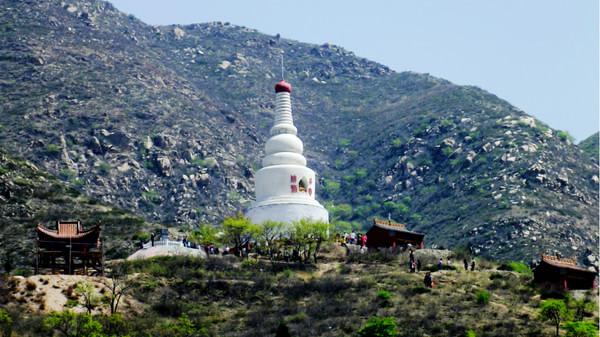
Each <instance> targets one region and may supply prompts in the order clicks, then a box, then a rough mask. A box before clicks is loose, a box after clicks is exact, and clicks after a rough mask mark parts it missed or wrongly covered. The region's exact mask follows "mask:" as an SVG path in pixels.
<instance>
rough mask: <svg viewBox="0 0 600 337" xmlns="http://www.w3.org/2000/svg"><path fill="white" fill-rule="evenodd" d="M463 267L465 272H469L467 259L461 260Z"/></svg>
mask: <svg viewBox="0 0 600 337" xmlns="http://www.w3.org/2000/svg"><path fill="white" fill-rule="evenodd" d="M463 265H464V266H465V270H469V261H467V259H463Z"/></svg>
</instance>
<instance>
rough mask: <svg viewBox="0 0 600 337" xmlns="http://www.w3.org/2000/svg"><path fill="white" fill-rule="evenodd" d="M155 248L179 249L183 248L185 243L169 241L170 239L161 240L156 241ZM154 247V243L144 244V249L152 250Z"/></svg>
mask: <svg viewBox="0 0 600 337" xmlns="http://www.w3.org/2000/svg"><path fill="white" fill-rule="evenodd" d="M154 246H155V247H156V246H179V247H183V242H181V241H174V240H169V239H161V240H154ZM150 247H152V241H148V242H146V243H145V244H144V248H150Z"/></svg>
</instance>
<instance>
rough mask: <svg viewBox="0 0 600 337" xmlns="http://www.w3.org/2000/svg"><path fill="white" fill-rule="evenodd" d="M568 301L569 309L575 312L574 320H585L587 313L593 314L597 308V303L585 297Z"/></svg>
mask: <svg viewBox="0 0 600 337" xmlns="http://www.w3.org/2000/svg"><path fill="white" fill-rule="evenodd" d="M568 303H569V309H571V310H572V312H573V320H574V321H583V318H584V317H585V316H586V315H588V314H592V313H593V312H594V311H595V310H596V305H595V303H594V302H592V301H588V299H585V298H584V299H581V300H575V299H570V300H569V301H568Z"/></svg>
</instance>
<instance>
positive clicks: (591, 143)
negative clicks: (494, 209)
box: [577, 132, 600, 162]
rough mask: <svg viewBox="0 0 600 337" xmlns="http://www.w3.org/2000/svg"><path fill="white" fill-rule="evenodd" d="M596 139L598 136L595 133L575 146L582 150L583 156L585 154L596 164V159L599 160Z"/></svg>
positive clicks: (599, 153) (599, 136)
mask: <svg viewBox="0 0 600 337" xmlns="http://www.w3.org/2000/svg"><path fill="white" fill-rule="evenodd" d="M598 138H600V134H599V133H598V132H596V133H594V134H593V135H591V136H589V137H588V138H586V139H584V140H582V141H581V142H579V144H577V146H579V148H580V149H581V150H583V152H585V154H587V155H588V156H589V157H590V158H592V160H594V161H596V162H598V159H599V158H600V145H598Z"/></svg>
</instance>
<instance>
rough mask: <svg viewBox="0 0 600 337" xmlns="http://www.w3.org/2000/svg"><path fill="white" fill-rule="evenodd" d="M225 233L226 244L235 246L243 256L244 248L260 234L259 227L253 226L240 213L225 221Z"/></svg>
mask: <svg viewBox="0 0 600 337" xmlns="http://www.w3.org/2000/svg"><path fill="white" fill-rule="evenodd" d="M223 232H224V237H223V239H224V240H225V242H226V243H228V244H231V245H233V247H234V248H235V249H236V251H237V252H238V254H239V255H240V256H241V253H242V247H244V246H246V245H247V244H248V242H250V240H251V239H252V238H253V237H255V236H256V234H257V233H258V226H256V225H255V224H253V223H252V222H251V221H250V219H248V218H246V217H244V216H243V215H242V214H241V213H238V215H236V216H235V217H230V218H225V220H223Z"/></svg>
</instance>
